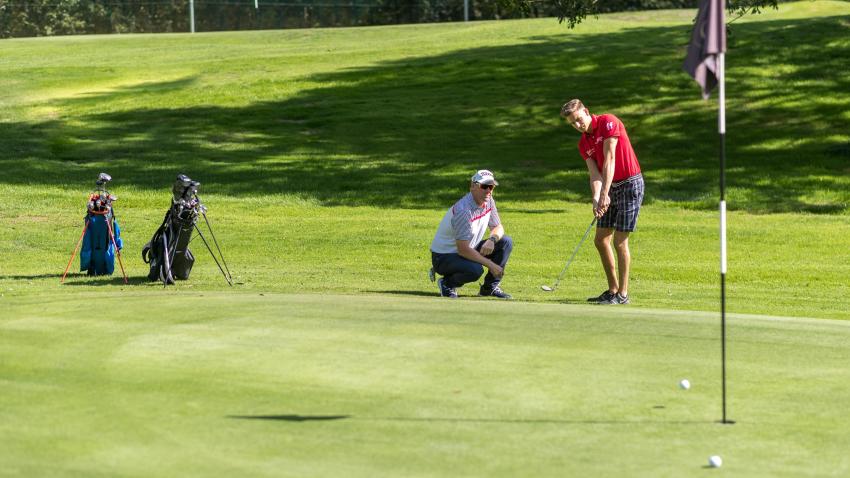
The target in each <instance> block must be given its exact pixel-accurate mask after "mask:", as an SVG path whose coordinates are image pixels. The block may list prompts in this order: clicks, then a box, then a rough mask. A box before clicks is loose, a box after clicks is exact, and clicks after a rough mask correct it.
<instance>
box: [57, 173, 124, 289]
mask: <svg viewBox="0 0 850 478" xmlns="http://www.w3.org/2000/svg"><path fill="white" fill-rule="evenodd" d="M110 181H112V177H111V176H110V175H108V174H106V173H100V175H99V176H98V177H97V181H96V182H95V185H96V188H95V190H94V191H92V192H91V193H89V200H88V203H87V205H86V209H87V212H86V217H85V218H84V222H83V232H82V234H80V239H79V240H78V241H77V245H76V246H75V247H74V252H72V253H71V259H70V260H68V265H67V266H66V267H65V272H64V273H63V274H62V280H61V282H62V283H64V282H65V277H66V276H67V275H68V270H69V269H70V268H71V263H72V262H74V256H76V255H77V250H78V249H79V251H80V271H86V273H87V274H88V275H90V276H98V275H112V273H113V272H114V271H115V257H116V256H117V257H118V264H120V265H121V273H122V274H123V275H124V283H125V284H126V283H127V273H126V272H124V263H123V262H122V261H121V249H123V247H124V242H123V241H122V240H121V228H120V227H118V221H117V220H116V218H115V210H114V209H113V208H112V203H113V202H115V201H116V200H117V199H118V198H116V197H115V196H113V195H112V194H111V193H110V192H109V191H108V190H107V189H106V185H107V184H108V183H109V182H110Z"/></svg>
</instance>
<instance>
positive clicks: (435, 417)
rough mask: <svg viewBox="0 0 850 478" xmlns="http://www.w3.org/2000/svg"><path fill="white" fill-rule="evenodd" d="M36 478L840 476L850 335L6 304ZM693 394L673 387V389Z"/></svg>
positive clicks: (271, 298) (767, 325) (346, 299)
mask: <svg viewBox="0 0 850 478" xmlns="http://www.w3.org/2000/svg"><path fill="white" fill-rule="evenodd" d="M4 302H5V305H4V309H5V311H7V312H8V313H9V314H10V315H11V317H14V318H13V319H4V320H3V321H0V332H1V333H0V373H2V380H3V383H4V386H3V388H4V390H5V391H4V393H3V394H2V395H0V418H2V419H0V442H2V443H3V444H4V446H3V448H4V451H3V453H2V454H0V466H2V468H3V470H4V471H5V472H7V473H11V474H13V475H14V474H19V475H22V476H35V475H49V474H59V475H63V476H127V475H132V476H136V475H140V474H144V475H147V476H213V475H214V476H221V475H240V476H305V475H309V476H340V475H345V476H564V475H571V476H577V475H582V476H601V475H605V476H612V475H617V476H652V477H657V476H696V475H699V474H701V473H704V472H705V470H704V469H703V468H704V467H705V465H706V464H707V459H708V457H709V456H710V455H713V454H717V455H720V456H722V457H723V459H724V461H725V464H724V469H723V470H722V471H724V472H726V473H732V474H733V475H736V476H846V475H847V473H848V472H850V461H848V458H847V453H846V450H847V448H848V446H850V441H848V435H847V433H846V426H847V420H846V414H845V413H844V410H843V407H841V406H840V404H841V403H844V402H846V401H847V400H848V399H850V391H848V388H847V383H848V381H850V369H848V368H847V367H846V364H847V362H848V360H850V350H848V349H847V347H846V344H847V343H848V340H850V322H846V321H832V320H806V319H778V318H772V317H758V316H747V317H745V316H737V315H733V316H731V317H730V327H729V334H730V347H729V369H728V370H729V403H728V412H729V418H730V419H732V420H735V421H737V423H736V424H734V425H721V424H718V423H717V420H719V419H720V417H721V403H720V398H721V395H720V384H719V382H720V372H719V341H718V338H717V336H718V329H717V325H716V322H715V321H714V320H712V318H713V317H714V314H705V313H677V312H669V311H661V310H641V311H639V310H635V309H619V310H611V309H608V310H606V313H604V314H600V313H599V311H600V309H599V308H598V307H591V306H571V307H565V306H563V305H555V304H528V303H497V302H494V301H484V300H475V301H455V302H449V301H438V300H433V299H430V298H417V297H395V298H388V297H386V296H349V295H342V296H340V295H332V294H303V295H288V294H268V293H263V294H259V293H251V294H247V293H245V294H233V293H229V292H224V293H222V292H204V293H196V292H191V291H182V292H175V291H173V290H169V291H163V292H157V291H144V290H141V291H132V292H131V291H124V292H99V291H98V292H91V291H86V292H83V293H80V294H79V295H78V296H77V297H75V298H73V299H68V298H67V297H52V296H50V295H45V296H42V297H40V298H35V297H27V298H15V299H6V300H4ZM682 378H688V379H689V380H690V381H691V383H692V388H691V389H690V390H689V391H682V390H679V389H678V387H677V384H678V382H679V380H680V379H682Z"/></svg>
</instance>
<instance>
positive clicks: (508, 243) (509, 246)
mask: <svg viewBox="0 0 850 478" xmlns="http://www.w3.org/2000/svg"><path fill="white" fill-rule="evenodd" d="M498 246H499V247H501V248H502V250H503V251H505V252H511V251H512V250H513V249H514V240H513V239H512V238H511V236H502V239H500V240H499V244H498Z"/></svg>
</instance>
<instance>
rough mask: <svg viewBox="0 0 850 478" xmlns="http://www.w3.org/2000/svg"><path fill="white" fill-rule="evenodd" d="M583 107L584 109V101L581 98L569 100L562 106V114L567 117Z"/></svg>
mask: <svg viewBox="0 0 850 478" xmlns="http://www.w3.org/2000/svg"><path fill="white" fill-rule="evenodd" d="M581 109H584V103H582V102H581V100H579V99H574V100H570V101H567V102H566V103H564V106H562V107H561V116H563V117H564V118H566V117H567V116H569V115H571V114H573V113H574V112H576V111H578V110H581Z"/></svg>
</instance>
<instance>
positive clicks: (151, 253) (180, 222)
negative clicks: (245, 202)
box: [142, 174, 233, 286]
mask: <svg viewBox="0 0 850 478" xmlns="http://www.w3.org/2000/svg"><path fill="white" fill-rule="evenodd" d="M200 185H201V183H199V182H197V181H193V180H192V179H190V178H189V177H188V176H186V175H184V174H180V175H178V176H177V180H176V181H174V185H173V186H172V188H171V193H172V198H171V207H170V208H169V209H168V212H166V213H165V218H164V219H163V221H162V224H161V225H160V226H159V228H158V229H157V230H156V232H155V233H154V234H153V237H152V238H151V240H150V242H148V243H147V244H145V247H144V248H143V249H142V260H143V261H145V263H147V264H150V271H149V272H148V279H149V280H152V281H155V280H159V281H162V283H163V285H167V284H173V283H174V281H175V280H187V279H189V274H191V273H192V266H193V265H194V264H195V256H194V254H192V251H191V250H190V249H189V243H190V242H191V241H192V234H193V232H195V231H197V233H198V236H199V237H200V238H201V240H202V241H203V242H204V245H205V246H206V247H207V249H208V250H209V251H210V254H212V256H213V259H214V260H215V261H216V264H217V265H218V267H219V270H221V271H222V274H224V278H225V280H226V281H227V283H228V284H230V285H231V286H232V285H233V284H232V282H231V277H230V271H229V270H228V271H227V273H225V272H224V270H222V269H221V264H219V261H218V258H217V257H216V255H215V254H213V252H212V249H210V247H209V244H208V243H207V241H206V239H205V238H204V236H203V234H202V233H201V230H200V229H199V228H198V219H199V217H201V216H202V217H203V218H204V221H205V222H206V223H207V227H208V228H209V221H208V220H207V217H206V207H205V206H204V205H203V204H202V203H201V200H200V198H198V187H199V186H200ZM209 231H210V235H212V238H213V240H214V241H215V235H213V234H212V228H209ZM215 245H216V248H217V249H218V252H219V255H220V256H221V262H222V263H224V256H223V255H222V254H221V249H220V248H218V242H217V241H216V242H215ZM224 264H225V268H226V267H227V263H224Z"/></svg>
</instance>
